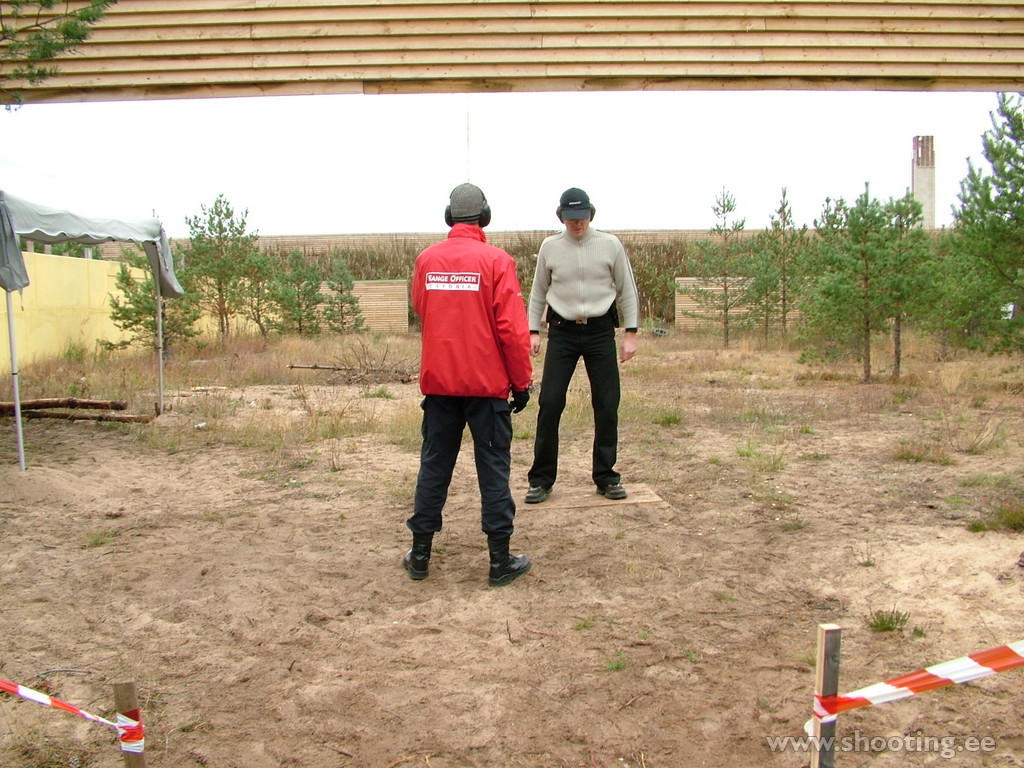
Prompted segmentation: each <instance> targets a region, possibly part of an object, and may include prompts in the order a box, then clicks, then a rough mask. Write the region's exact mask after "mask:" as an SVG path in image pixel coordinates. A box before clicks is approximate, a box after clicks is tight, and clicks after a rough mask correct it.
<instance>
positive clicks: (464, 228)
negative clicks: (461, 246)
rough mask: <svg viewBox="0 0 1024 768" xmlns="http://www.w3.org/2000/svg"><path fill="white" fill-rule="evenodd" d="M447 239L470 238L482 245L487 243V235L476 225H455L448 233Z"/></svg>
mask: <svg viewBox="0 0 1024 768" xmlns="http://www.w3.org/2000/svg"><path fill="white" fill-rule="evenodd" d="M448 237H449V238H453V237H471V238H473V239H474V240H479V241H480V242H482V243H486V242H487V235H486V234H485V233H484V231H483V229H482V228H480V227H478V226H477V225H476V224H462V223H460V224H455V225H453V226H452V228H451V229H450V230H449V231H448Z"/></svg>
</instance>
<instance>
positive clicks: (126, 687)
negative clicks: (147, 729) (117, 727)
mask: <svg viewBox="0 0 1024 768" xmlns="http://www.w3.org/2000/svg"><path fill="white" fill-rule="evenodd" d="M114 708H115V709H116V710H117V712H118V714H121V715H124V716H125V717H130V718H131V719H132V720H134V721H135V722H137V723H141V722H142V713H141V712H140V711H139V697H138V695H137V694H136V692H135V683H114ZM121 754H122V755H123V756H124V766H125V768H146V753H145V752H125V751H123V750H122V751H121Z"/></svg>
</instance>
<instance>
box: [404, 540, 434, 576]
mask: <svg viewBox="0 0 1024 768" xmlns="http://www.w3.org/2000/svg"><path fill="white" fill-rule="evenodd" d="M433 539H434V534H432V533H414V534H413V535H412V549H410V550H409V551H408V552H406V553H405V557H403V558H402V567H403V568H405V570H407V571H408V572H409V578H410V579H412V580H413V581H422V580H423V579H425V578H427V575H428V573H429V570H428V566H429V564H430V545H431V544H432V542H433Z"/></svg>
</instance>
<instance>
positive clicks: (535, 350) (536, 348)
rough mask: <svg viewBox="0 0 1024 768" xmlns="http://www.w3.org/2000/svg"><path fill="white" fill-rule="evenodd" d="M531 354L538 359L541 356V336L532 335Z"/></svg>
mask: <svg viewBox="0 0 1024 768" xmlns="http://www.w3.org/2000/svg"><path fill="white" fill-rule="evenodd" d="M530 354H531V355H533V356H534V357H536V356H537V355H539V354H540V334H539V333H531V334H530Z"/></svg>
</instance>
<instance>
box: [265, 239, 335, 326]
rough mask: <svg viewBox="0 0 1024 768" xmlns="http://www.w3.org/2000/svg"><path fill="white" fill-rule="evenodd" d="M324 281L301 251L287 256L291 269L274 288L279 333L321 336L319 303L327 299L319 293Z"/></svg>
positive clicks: (284, 272) (281, 276) (284, 273)
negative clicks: (319, 334)
mask: <svg viewBox="0 0 1024 768" xmlns="http://www.w3.org/2000/svg"><path fill="white" fill-rule="evenodd" d="M322 281H323V278H322V276H321V275H320V270H319V269H317V267H316V265H315V264H311V263H310V262H309V260H308V259H307V258H306V257H305V256H303V255H302V252H301V251H292V252H291V253H290V254H288V266H287V267H286V269H285V270H284V271H283V272H282V273H281V274H280V276H279V277H278V279H277V285H276V286H275V288H274V298H275V301H276V302H277V307H278V310H279V318H278V321H277V327H278V329H279V330H281V331H284V332H285V333H297V334H299V335H300V336H315V335H317V334H318V333H320V331H321V330H322V328H321V326H320V304H321V303H322V302H323V300H324V295H323V294H322V293H320V285H321V282H322Z"/></svg>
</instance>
